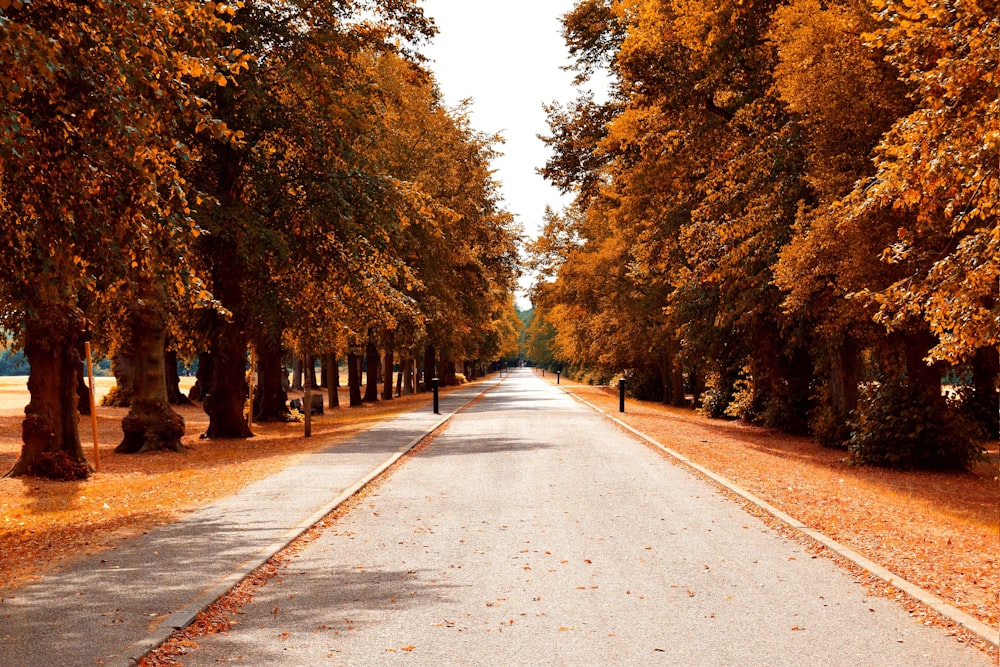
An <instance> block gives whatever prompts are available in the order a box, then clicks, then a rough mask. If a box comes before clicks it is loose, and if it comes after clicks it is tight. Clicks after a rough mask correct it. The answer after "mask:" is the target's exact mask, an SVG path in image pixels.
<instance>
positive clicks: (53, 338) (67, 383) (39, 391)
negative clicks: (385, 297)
mask: <svg viewBox="0 0 1000 667" xmlns="http://www.w3.org/2000/svg"><path fill="white" fill-rule="evenodd" d="M83 324H84V321H83V314H82V313H81V312H80V311H79V310H78V309H77V308H73V307H66V306H62V305H58V304H52V305H42V306H40V307H38V308H37V309H36V310H35V312H34V313H33V314H31V315H29V316H28V318H27V321H26V323H25V325H26V329H25V345H24V353H25V356H26V357H27V358H28V363H29V364H30V365H31V371H30V373H29V375H28V391H29V392H30V393H31V400H30V402H29V403H28V405H27V406H26V407H25V408H24V415H25V416H24V421H23V422H22V424H21V437H22V440H23V444H22V447H21V456H20V458H18V460H17V463H15V464H14V467H13V468H12V469H11V471H10V472H9V473H8V474H9V475H10V476H18V475H37V476H39V477H46V478H49V479H64V480H73V479H84V478H86V477H87V476H89V474H90V467H89V466H88V465H87V460H86V458H85V457H84V455H83V447H82V446H81V444H80V434H79V431H78V428H77V423H78V421H79V412H78V410H77V403H78V401H79V397H78V396H77V378H78V376H79V373H80V367H81V364H80V361H81V359H80V354H79V349H80V347H81V345H82V343H81V335H82V331H83Z"/></svg>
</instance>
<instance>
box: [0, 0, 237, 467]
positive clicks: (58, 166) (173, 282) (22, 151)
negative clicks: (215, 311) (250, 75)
mask: <svg viewBox="0 0 1000 667" xmlns="http://www.w3.org/2000/svg"><path fill="white" fill-rule="evenodd" d="M230 13H231V9H229V8H228V7H227V6H224V5H214V4H213V5H205V4H203V3H199V2H185V1H181V0H178V1H174V2H149V3H146V4H145V5H144V6H143V8H142V10H138V11H137V10H136V8H135V7H134V3H132V2H125V1H121V0H102V1H98V2H92V3H86V4H80V3H76V2H69V1H63V0H54V1H53V2H47V3H12V2H9V1H5V2H0V36H2V39H0V43H2V45H3V46H2V47H0V63H2V66H3V68H4V71H5V72H7V75H6V76H5V77H4V78H3V79H2V80H0V118H3V119H4V120H3V122H2V123H0V160H2V162H0V224H2V225H3V226H4V233H3V235H2V236H3V238H4V241H3V244H4V245H3V253H4V256H5V257H6V258H7V259H8V260H9V261H8V262H5V266H4V268H3V269H2V270H0V290H2V293H3V302H4V303H5V305H6V307H5V312H4V323H5V326H6V327H7V328H9V329H11V330H14V331H17V332H19V333H20V334H21V335H22V336H23V337H24V349H25V352H26V354H27V356H28V359H29V361H30V363H31V375H30V377H29V390H30V391H31V402H30V403H29V405H28V407H27V408H26V410H25V412H26V417H25V421H24V426H23V439H24V447H23V449H22V453H21V457H20V459H19V460H18V462H17V464H16V465H15V467H14V469H13V470H12V471H11V474H25V473H33V474H40V475H44V476H50V477H58V478H80V477H86V476H87V474H88V469H87V465H86V461H85V459H84V456H83V452H82V449H81V447H80V442H79V435H78V432H77V426H76V423H77V410H76V390H75V387H76V384H77V374H78V373H79V369H80V359H79V356H78V350H79V349H80V347H81V346H80V345H79V343H80V337H81V335H82V333H83V331H84V330H85V329H87V328H88V327H89V326H90V325H89V323H88V322H87V319H86V315H85V313H84V312H83V311H81V309H80V304H81V300H82V299H83V298H84V297H85V295H87V294H102V295H104V296H105V298H108V299H115V298H134V297H135V296H136V295H137V294H139V293H140V292H141V289H142V288H141V285H142V284H144V283H145V282H146V281H148V280H153V281H159V282H162V283H164V284H165V285H167V287H168V289H169V290H170V293H171V294H173V295H175V296H177V297H178V298H181V297H185V298H186V299H187V300H188V301H192V300H196V299H197V298H198V296H199V291H198V289H199V288H198V283H197V281H196V279H195V277H194V276H193V275H192V274H191V273H190V271H189V270H188V269H189V267H188V264H187V262H186V260H185V258H186V248H187V247H188V246H189V245H190V243H191V242H192V241H193V239H194V238H195V237H196V235H197V234H198V233H199V229H198V226H197V225H196V223H195V222H194V221H193V220H192V219H191V217H190V211H191V208H190V200H191V199H193V197H192V196H191V195H192V187H191V185H190V183H189V182H187V181H186V180H185V179H184V178H183V177H182V176H181V174H180V166H181V165H182V164H183V163H185V162H187V161H189V160H191V159H192V158H193V155H192V153H191V151H190V148H189V147H190V142H189V140H188V139H189V137H190V135H191V133H192V132H193V131H194V130H196V129H198V128H202V127H208V126H211V125H212V119H211V117H210V116H209V115H208V113H207V111H206V109H205V108H204V105H203V104H202V102H201V100H200V98H199V97H198V96H196V95H194V94H193V92H192V85H193V84H195V83H196V82H197V81H198V80H204V81H216V80H218V79H219V78H220V77H224V74H225V73H226V72H228V71H230V70H238V69H239V68H240V67H241V66H243V61H242V59H240V58H239V57H234V58H233V60H232V61H228V60H227V59H226V58H225V56H226V53H225V52H224V51H223V50H221V49H220V48H218V46H217V45H216V44H215V43H214V41H213V35H214V34H216V33H217V32H218V31H222V30H225V29H227V27H228V25H229V24H228V23H227V21H228V19H229V18H230ZM214 127H215V130H216V131H217V132H218V133H219V135H220V136H223V137H228V136H229V135H228V133H227V131H226V130H225V129H224V128H222V127H219V126H214ZM178 258H180V261H178ZM161 361H162V359H161Z"/></svg>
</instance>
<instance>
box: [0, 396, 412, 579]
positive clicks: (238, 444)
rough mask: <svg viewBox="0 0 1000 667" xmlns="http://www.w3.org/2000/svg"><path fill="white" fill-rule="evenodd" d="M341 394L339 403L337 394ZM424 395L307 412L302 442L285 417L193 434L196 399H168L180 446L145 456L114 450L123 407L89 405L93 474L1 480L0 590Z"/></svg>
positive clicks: (199, 416) (17, 434)
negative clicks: (181, 426) (76, 478)
mask: <svg viewBox="0 0 1000 667" xmlns="http://www.w3.org/2000/svg"><path fill="white" fill-rule="evenodd" d="M189 379H190V380H192V381H193V380H194V378H189ZM97 381H98V392H97V393H98V395H101V394H102V393H104V392H106V391H107V390H108V389H109V388H110V387H111V386H112V385H113V384H114V379H113V378H97ZM25 382H26V378H23V377H5V378H0V469H2V471H4V472H5V471H7V470H9V469H10V468H11V467H12V466H13V464H14V462H15V461H16V460H17V457H18V454H19V453H20V451H21V422H22V420H23V419H24V405H25V403H26V402H27V399H28V394H27V389H26V388H25ZM182 386H183V384H182ZM343 391H344V392H346V388H345V389H344V390H343ZM290 396H291V397H294V394H290ZM342 400H343V403H344V405H346V404H347V395H346V393H345V394H344V396H343V397H342ZM430 400H431V397H430V394H417V395H410V396H404V397H401V398H397V399H395V400H393V401H388V402H386V401H383V402H379V403H377V404H374V405H365V406H364V407H360V408H343V409H340V410H328V411H327V412H326V414H324V415H323V416H314V417H313V422H312V437H311V438H308V439H307V438H305V437H303V430H304V429H303V424H302V423H300V422H292V423H280V424H279V423H271V424H255V425H254V432H255V433H256V435H255V437H253V438H250V439H248V440H239V439H232V440H201V439H199V435H200V434H201V433H204V431H205V429H206V428H207V426H208V417H207V415H205V412H204V411H203V410H202V408H201V405H200V404H194V405H190V406H175V409H176V410H177V411H178V412H179V413H180V414H181V415H182V416H183V417H184V420H185V422H186V426H187V432H186V435H185V436H184V438H183V441H182V443H183V451H181V452H180V453H166V452H161V453H156V454H149V455H127V454H116V453H115V452H114V448H115V446H116V445H117V444H118V443H119V442H120V441H121V438H122V432H121V420H122V417H124V416H125V415H126V414H127V413H128V409H127V408H106V407H98V409H97V414H98V428H99V442H100V445H101V446H100V454H101V469H100V472H99V473H98V474H95V475H93V476H91V478H90V479H88V480H85V481H80V482H52V481H47V480H42V479H38V478H34V477H23V478H16V479H9V478H4V479H0V516H2V517H3V518H2V519H0V596H2V591H3V590H5V589H9V588H11V587H16V586H19V585H23V584H24V583H26V582H28V581H30V580H33V579H35V578H37V577H39V576H41V575H42V574H44V573H45V572H46V571H47V570H49V569H51V568H52V567H55V566H59V565H62V564H64V563H65V562H67V560H68V559H70V558H72V557H74V556H78V555H80V554H82V553H88V552H94V551H98V550H101V549H105V548H108V547H109V546H111V545H113V544H114V543H115V542H117V541H120V540H121V539H124V538H127V537H129V536H130V535H135V534H137V533H138V532H141V531H143V530H147V529H148V528H150V527H152V526H154V525H157V524H161V523H167V522H170V521H173V520H175V519H176V518H177V517H178V516H180V515H181V514H182V513H184V512H185V511H190V510H193V509H195V508H197V507H199V506H201V505H204V504H207V503H209V502H211V501H213V500H215V499H217V498H220V497H223V496H226V495H228V494H231V493H233V492H235V491H237V490H238V489H240V488H241V487H243V486H245V485H246V484H248V483H250V482H252V481H254V480H257V479H261V478H263V477H265V476H267V475H269V474H272V473H275V472H277V471H278V470H280V469H282V468H283V467H285V466H287V465H289V464H290V463H292V462H293V461H295V460H296V459H298V458H299V457H302V456H304V455H306V454H308V453H310V452H312V451H315V450H317V449H321V448H323V447H326V446H329V445H330V444H332V443H335V442H339V441H342V440H345V439H347V438H348V437H350V436H351V435H352V434H354V433H357V432H358V431H359V430H362V429H364V428H367V427H368V426H370V425H371V424H372V423H374V422H376V421H378V420H380V419H384V418H386V417H389V416H392V415H394V414H398V413H400V412H404V411H407V410H413V409H416V408H419V407H423V406H426V405H429V403H430ZM80 433H81V440H82V441H83V442H84V444H85V451H86V453H87V456H88V458H89V459H90V460H91V461H93V458H94V457H93V440H92V437H91V427H90V418H89V417H83V418H82V421H81V422H80ZM0 474H2V472H0Z"/></svg>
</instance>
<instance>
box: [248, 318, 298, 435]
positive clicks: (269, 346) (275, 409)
mask: <svg viewBox="0 0 1000 667" xmlns="http://www.w3.org/2000/svg"><path fill="white" fill-rule="evenodd" d="M284 356H285V355H284V350H282V349H281V340H280V338H277V337H266V338H265V339H264V340H262V341H260V342H259V343H258V344H257V369H258V371H257V391H256V392H255V393H256V396H254V402H253V406H254V417H253V420H254V421H256V422H284V421H288V420H289V419H290V418H291V412H289V411H288V403H287V401H288V394H287V393H285V389H284V387H283V383H282V377H283V376H284V375H285V363H284V360H285V359H284Z"/></svg>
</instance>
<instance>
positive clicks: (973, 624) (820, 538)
mask: <svg viewBox="0 0 1000 667" xmlns="http://www.w3.org/2000/svg"><path fill="white" fill-rule="evenodd" d="M559 388H560V389H562V390H563V392H564V393H566V394H568V395H570V396H572V397H573V398H574V399H576V400H577V401H579V402H581V403H583V404H584V405H586V406H587V407H589V408H590V409H592V410H595V411H597V412H599V413H601V414H602V415H604V417H605V418H607V419H608V420H609V421H611V422H613V423H615V424H617V425H618V426H620V427H622V428H623V429H625V430H626V431H628V432H629V433H631V434H632V435H634V436H636V437H637V438H639V439H641V440H643V441H645V442H647V443H649V444H650V445H653V446H654V447H656V448H657V449H660V450H661V451H663V452H664V453H666V454H668V455H669V456H670V457H671V458H673V459H675V460H677V461H678V462H680V463H682V464H683V465H685V466H687V467H689V468H691V469H692V470H696V471H698V472H699V473H701V474H702V475H704V476H706V477H708V478H709V479H711V480H712V481H714V482H715V483H717V484H719V485H721V486H722V487H724V488H725V489H727V490H728V491H730V492H732V493H734V494H736V495H737V496H739V497H741V498H743V499H744V500H746V501H747V502H749V503H751V504H752V505H756V506H757V507H759V508H760V509H762V510H764V511H765V512H767V513H768V514H770V515H771V516H773V517H774V518H776V519H778V520H779V521H781V522H782V523H784V524H786V525H788V526H789V527H790V528H792V529H793V530H796V531H798V532H800V533H802V534H803V535H805V536H806V537H809V538H811V539H812V540H815V541H816V542H819V543H820V544H822V545H823V546H824V547H826V548H828V549H830V550H831V551H833V552H834V553H836V554H837V555H839V556H841V557H843V558H845V559H847V560H848V561H850V562H852V563H854V564H855V565H857V566H858V567H860V568H862V569H863V570H865V571H867V572H868V573H869V574H871V575H873V576H875V577H878V578H879V579H881V580H882V581H884V582H885V583H887V584H889V585H890V586H894V587H895V588H897V589H899V590H901V591H903V592H904V593H906V594H907V595H908V596H909V597H911V598H913V599H914V600H916V601H918V602H920V603H921V604H924V605H926V606H927V607H930V608H931V609H932V610H933V611H934V612H936V613H937V614H940V615H941V616H943V617H944V618H947V619H948V620H950V621H952V622H953V623H955V624H956V625H958V626H959V627H962V628H964V629H966V630H968V631H969V632H971V633H972V634H974V635H975V636H976V637H978V638H979V639H981V640H983V641H984V642H986V643H987V644H989V645H990V646H992V647H993V648H994V649H1000V628H993V627H990V626H989V625H987V624H986V623H983V622H982V621H980V620H979V619H977V618H975V617H974V616H972V615H971V614H968V613H966V612H964V611H962V610H961V609H959V608H958V607H955V606H954V605H952V604H949V603H948V602H945V601H944V600H942V599H941V598H939V597H938V596H937V595H934V594H933V593H931V592H930V591H928V590H926V589H924V588H921V587H920V586H917V585H916V584H914V583H912V582H910V581H907V580H906V579H904V578H902V577H900V576H899V575H897V574H894V573H893V572H892V571H890V570H888V569H887V568H885V567H883V566H881V565H879V564H878V563H876V562H874V561H872V560H870V559H869V558H867V557H866V556H864V555H862V554H860V553H859V552H857V551H855V550H854V549H851V548H850V547H848V546H845V545H843V544H841V543H840V542H837V541H836V540H834V539H833V538H832V537H828V536H827V535H825V534H823V533H821V532H820V531H818V530H816V529H815V528H810V527H809V526H807V525H805V524H804V523H802V522H801V521H799V520H798V519H796V518H795V517H793V516H792V515H790V514H788V513H786V512H783V511H782V510H780V509H778V508H777V507H774V506H773V505H771V504H770V503H768V502H767V501H765V500H762V499H761V498H758V497H757V496H755V495H754V494H752V493H750V492H749V491H747V490H746V489H744V488H742V487H740V486H739V485H737V484H736V483H735V482H732V481H730V480H729V479H727V478H725V477H723V476H722V475H719V474H718V473H715V472H712V471H711V470H709V469H708V468H706V467H704V466H703V465H701V464H699V463H695V462H694V461H692V460H691V459H689V458H688V457H686V456H684V455H683V454H681V453H680V452H677V451H675V450H673V449H671V448H670V447H667V446H666V445H664V444H663V443H661V442H659V441H658V440H656V439H655V438H653V437H651V436H649V435H646V434H645V433H643V432H642V431H640V430H639V429H637V428H634V427H633V426H630V425H628V424H626V423H625V422H623V421H622V420H620V419H617V418H616V417H612V416H611V415H610V414H608V413H607V412H605V411H604V410H602V409H601V408H599V407H597V406H596V405H594V404H592V403H590V402H589V401H586V400H584V399H582V398H580V397H579V396H577V395H576V394H574V393H573V392H571V391H569V390H568V389H565V388H563V387H559Z"/></svg>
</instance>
